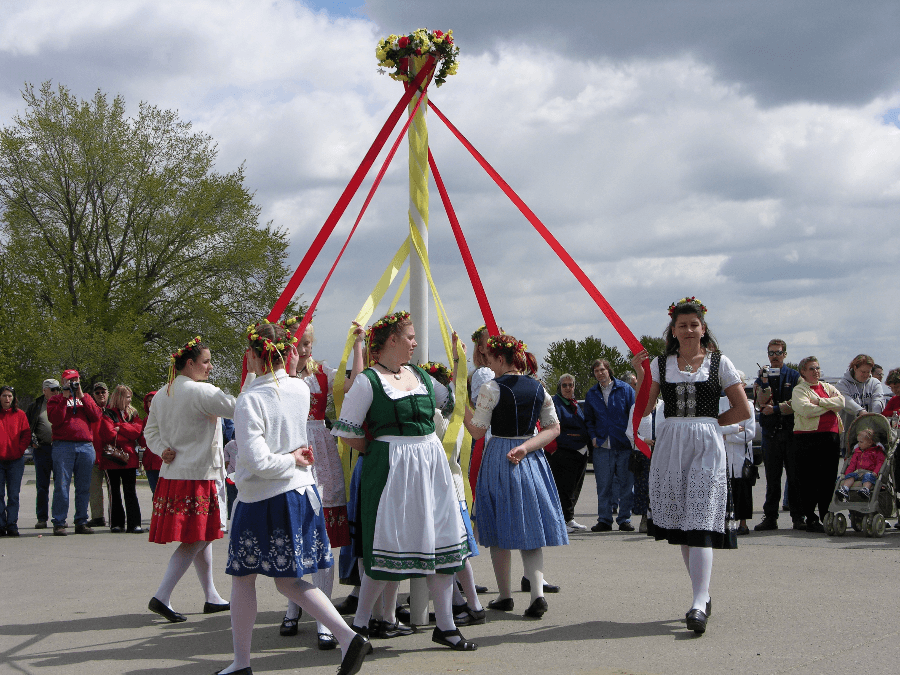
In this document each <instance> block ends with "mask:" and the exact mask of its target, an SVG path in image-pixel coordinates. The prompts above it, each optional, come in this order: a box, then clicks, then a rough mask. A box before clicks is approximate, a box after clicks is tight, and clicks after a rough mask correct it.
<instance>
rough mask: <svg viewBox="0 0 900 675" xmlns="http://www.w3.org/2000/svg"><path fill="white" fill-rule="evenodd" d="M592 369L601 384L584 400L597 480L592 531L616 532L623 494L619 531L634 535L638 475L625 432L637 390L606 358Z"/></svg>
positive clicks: (598, 383) (596, 361) (593, 388)
mask: <svg viewBox="0 0 900 675" xmlns="http://www.w3.org/2000/svg"><path fill="white" fill-rule="evenodd" d="M592 369H593V371H594V377H595V378H597V384H595V385H594V386H593V387H591V388H590V390H589V391H588V393H587V396H585V399H584V417H585V421H586V423H587V428H588V434H589V435H590V437H591V446H592V448H593V453H594V477H595V479H596V480H597V524H596V525H594V526H593V527H592V528H591V530H592V531H594V532H608V531H609V530H611V529H612V498H613V495H619V497H620V502H619V514H618V516H617V518H616V521H617V522H618V524H619V529H620V530H623V531H625V532H633V531H634V526H633V525H632V524H631V505H632V504H633V502H634V494H633V490H634V474H633V473H631V472H630V471H629V470H628V458H629V456H630V455H631V442H630V441H629V439H628V436H626V435H625V429H626V428H627V427H628V411H629V410H631V406H632V405H634V400H635V397H634V389H632V388H631V387H630V386H628V385H627V384H626V383H625V382H623V381H622V380H617V379H616V377H615V375H614V373H613V371H612V366H611V365H610V363H609V361H607V360H606V359H597V360H595V361H594V363H593V364H592ZM614 483H615V488H616V489H615V490H614V489H613V485H614Z"/></svg>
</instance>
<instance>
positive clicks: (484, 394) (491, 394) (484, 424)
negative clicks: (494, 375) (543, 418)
mask: <svg viewBox="0 0 900 675" xmlns="http://www.w3.org/2000/svg"><path fill="white" fill-rule="evenodd" d="M499 402H500V386H499V385H498V384H497V382H496V381H495V380H490V381H488V382H485V383H484V384H483V385H481V389H480V390H479V392H478V402H477V403H476V404H475V413H474V414H473V415H472V424H473V426H476V427H478V428H479V429H488V428H490V426H491V417H492V416H493V414H494V408H496V407H497V404H498V403H499ZM550 405H553V403H552V401H551V404H550ZM554 413H555V411H554Z"/></svg>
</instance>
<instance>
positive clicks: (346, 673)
mask: <svg viewBox="0 0 900 675" xmlns="http://www.w3.org/2000/svg"><path fill="white" fill-rule="evenodd" d="M354 630H356V629H355V628H354ZM371 653H372V645H371V644H370V643H369V641H368V640H367V639H366V638H365V637H363V636H362V635H357V636H356V637H354V638H353V641H352V642H351V643H350V646H349V647H347V654H346V655H345V656H344V658H343V659H341V667H340V668H338V671H337V675H355V673H358V672H359V669H360V668H362V664H363V660H364V659H365V658H366V656H368V655H369V654H371Z"/></svg>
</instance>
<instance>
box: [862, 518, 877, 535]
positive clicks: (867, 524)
mask: <svg viewBox="0 0 900 675" xmlns="http://www.w3.org/2000/svg"><path fill="white" fill-rule="evenodd" d="M872 520H873V519H872V514H871V513H870V514H869V515H867V516H866V517H865V518H864V519H863V530H864V531H865V533H866V536H867V537H874V536H875V529H874V528H873V526H872Z"/></svg>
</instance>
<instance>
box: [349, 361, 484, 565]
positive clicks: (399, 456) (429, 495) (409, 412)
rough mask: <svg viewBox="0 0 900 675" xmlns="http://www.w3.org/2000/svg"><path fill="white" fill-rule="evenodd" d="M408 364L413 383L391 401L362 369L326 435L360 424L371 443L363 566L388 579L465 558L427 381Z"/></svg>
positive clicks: (364, 476) (448, 398)
mask: <svg viewBox="0 0 900 675" xmlns="http://www.w3.org/2000/svg"><path fill="white" fill-rule="evenodd" d="M407 367H408V368H411V369H412V370H413V371H414V372H415V374H416V376H417V377H418V378H419V381H420V385H419V387H418V388H417V389H414V390H413V391H411V392H400V391H398V390H392V391H391V394H393V397H392V396H390V395H389V394H388V392H387V391H386V390H385V385H384V383H383V380H382V379H381V377H380V376H379V374H378V373H377V372H375V371H374V370H372V369H371V368H367V369H366V370H365V371H363V372H362V373H361V374H360V375H359V377H358V378H357V380H356V382H354V385H353V387H352V388H351V389H350V392H349V393H348V394H347V398H346V399H345V401H344V406H343V408H342V410H341V419H340V420H339V421H338V422H336V423H335V428H334V430H333V433H334V434H335V435H336V436H341V437H345V438H347V437H349V438H360V437H362V436H363V435H364V432H363V422H365V425H366V428H367V429H368V431H369V434H370V436H371V437H374V439H375V440H373V441H370V442H369V443H368V445H367V447H366V456H365V461H364V462H363V467H362V473H361V476H360V483H361V489H360V512H361V518H362V543H363V564H364V566H365V569H366V574H367V575H368V576H370V577H372V578H373V579H382V580H389V581H397V580H401V579H408V578H410V577H415V576H423V575H425V574H434V573H442V574H452V573H454V572H458V571H460V570H461V569H462V568H463V565H464V564H465V559H466V557H467V556H468V554H469V547H468V543H467V538H466V530H465V527H464V525H463V522H462V517H461V516H460V512H459V502H458V501H457V498H456V491H455V489H454V486H453V477H452V475H451V473H450V465H449V464H448V462H447V456H446V454H445V453H444V448H443V446H442V445H441V442H440V441H439V440H438V438H437V436H436V435H435V433H434V410H435V390H434V383H433V381H432V378H431V377H430V376H429V375H428V374H427V373H425V371H423V370H422V369H420V368H418V367H415V366H407ZM357 385H361V386H357ZM388 386H390V385H388ZM438 386H440V385H438ZM441 394H442V396H444V397H445V402H446V403H445V405H444V406H443V409H445V410H446V409H447V408H448V407H449V408H451V409H452V405H453V400H452V393H451V392H449V391H448V390H442V391H441Z"/></svg>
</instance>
